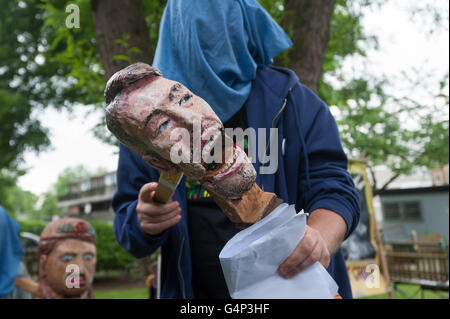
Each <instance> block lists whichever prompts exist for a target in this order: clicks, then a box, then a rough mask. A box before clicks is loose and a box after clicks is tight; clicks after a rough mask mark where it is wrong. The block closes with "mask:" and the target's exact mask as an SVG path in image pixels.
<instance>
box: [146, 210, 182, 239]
mask: <svg viewBox="0 0 450 319" xmlns="http://www.w3.org/2000/svg"><path fill="white" fill-rule="evenodd" d="M180 220H181V215H176V216H175V217H172V218H171V219H169V220H166V221H164V222H162V223H159V224H153V223H143V224H142V225H141V228H142V230H143V231H145V232H146V233H149V234H151V235H157V234H159V233H161V232H163V231H164V230H166V229H168V228H170V227H172V226H174V225H175V224H177V223H178V222H179V221H180Z"/></svg>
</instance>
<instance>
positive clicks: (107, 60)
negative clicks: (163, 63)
mask: <svg viewBox="0 0 450 319" xmlns="http://www.w3.org/2000/svg"><path fill="white" fill-rule="evenodd" d="M91 8H92V13H93V15H94V23H95V38H96V42H97V47H98V52H99V54H100V59H101V62H102V65H103V69H104V70H105V76H106V79H108V78H110V77H111V76H112V75H113V74H114V73H115V72H117V71H119V70H121V69H123V68H124V67H126V66H128V65H129V64H131V63H132V61H140V62H145V63H148V64H151V63H152V60H153V48H152V45H151V42H150V37H149V34H148V28H147V26H146V24H145V10H144V4H143V3H142V2H141V1H122V0H92V1H91Z"/></svg>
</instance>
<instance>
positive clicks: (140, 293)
mask: <svg viewBox="0 0 450 319" xmlns="http://www.w3.org/2000/svg"><path fill="white" fill-rule="evenodd" d="M399 287H400V289H401V290H403V291H405V292H406V293H408V294H410V295H412V294H414V293H415V292H416V291H417V290H418V289H419V286H416V285H399ZM95 298H96V299H148V290H147V288H135V289H116V290H100V291H95ZM387 298H388V296H387V294H382V295H376V296H370V297H363V298H361V299H387ZM397 298H398V299H408V297H407V296H404V295H402V294H401V293H400V292H398V293H397ZM416 298H417V299H419V298H420V293H419V294H417V295H416ZM440 298H447V299H448V298H449V293H448V291H447V292H446V293H445V292H440V293H439V294H437V293H436V292H434V291H429V290H426V291H425V299H440Z"/></svg>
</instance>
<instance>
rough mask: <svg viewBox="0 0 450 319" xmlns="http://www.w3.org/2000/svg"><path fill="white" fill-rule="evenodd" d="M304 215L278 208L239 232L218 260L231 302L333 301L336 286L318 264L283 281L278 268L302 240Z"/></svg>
mask: <svg viewBox="0 0 450 319" xmlns="http://www.w3.org/2000/svg"><path fill="white" fill-rule="evenodd" d="M305 229H306V214H304V213H303V211H301V212H300V213H298V214H296V211H295V206H294V205H288V204H281V205H280V206H278V207H277V208H276V209H275V210H274V211H273V212H272V213H270V214H269V215H268V216H267V217H265V218H263V219H262V220H260V221H259V222H257V223H255V224H253V225H252V226H250V227H248V228H246V229H244V230H242V231H240V232H239V233H237V234H236V235H235V236H234V237H233V238H231V239H230V240H229V241H228V243H227V244H226V245H225V247H224V248H223V249H222V251H221V252H220V255H219V258H220V263H221V265H222V270H223V273H224V276H225V281H226V283H227V286H228V290H229V292H230V295H231V297H232V298H234V299H242V298H249V299H254V298H255V299H300V298H307V299H308V298H309V299H319V298H320V299H323V298H333V297H334V296H335V295H336V294H337V290H338V286H337V284H336V282H335V281H334V280H333V278H332V277H331V276H330V275H329V274H328V272H327V271H326V270H325V268H324V267H323V266H322V265H321V264H320V263H318V262H316V263H315V264H313V265H311V266H310V267H309V268H307V269H305V270H303V271H302V272H300V273H299V274H298V275H296V276H294V277H292V278H290V279H284V278H283V277H281V276H280V275H279V273H278V266H279V265H280V264H281V263H282V262H283V261H284V260H285V259H286V258H287V257H288V256H289V255H290V254H291V253H292V251H293V250H294V248H295V247H296V246H297V244H298V243H299V241H300V240H301V239H302V238H303V235H304V233H305Z"/></svg>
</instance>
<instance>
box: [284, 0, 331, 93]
mask: <svg viewBox="0 0 450 319" xmlns="http://www.w3.org/2000/svg"><path fill="white" fill-rule="evenodd" d="M335 3H336V0H285V1H284V7H285V10H286V14H285V16H284V18H283V20H282V21H281V22H282V25H283V26H284V27H285V29H286V30H289V31H290V33H291V39H292V42H293V43H294V45H293V47H292V49H291V50H290V52H289V60H290V61H291V63H290V67H291V68H292V69H293V70H294V71H295V72H296V73H297V74H298V76H299V78H300V79H301V81H302V83H303V84H305V85H306V86H307V87H309V88H310V89H311V90H313V91H314V92H316V93H317V91H318V87H319V81H320V78H321V76H322V65H323V61H324V58H325V52H326V49H327V46H328V41H329V36H330V21H331V16H332V14H333V10H334V6H335Z"/></svg>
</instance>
